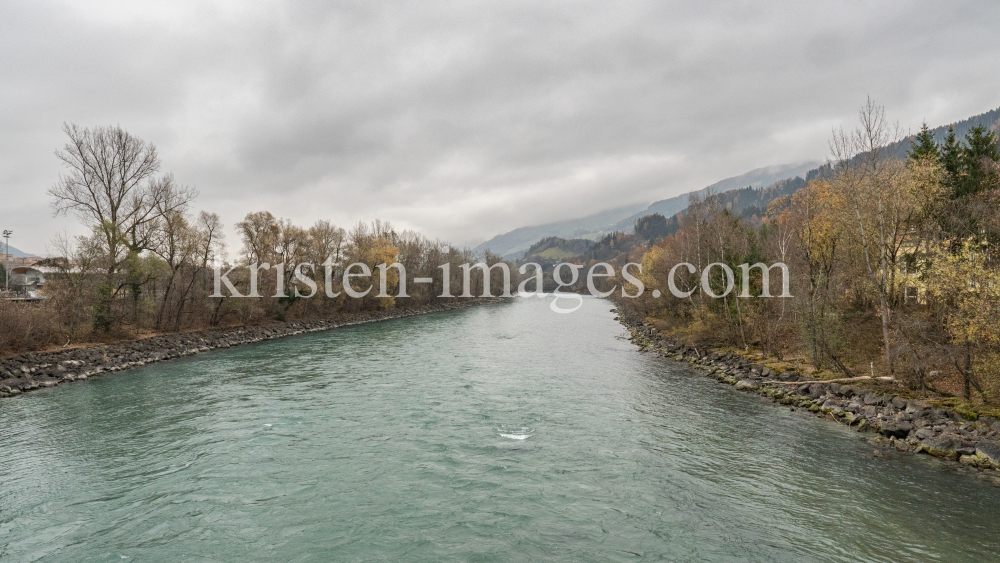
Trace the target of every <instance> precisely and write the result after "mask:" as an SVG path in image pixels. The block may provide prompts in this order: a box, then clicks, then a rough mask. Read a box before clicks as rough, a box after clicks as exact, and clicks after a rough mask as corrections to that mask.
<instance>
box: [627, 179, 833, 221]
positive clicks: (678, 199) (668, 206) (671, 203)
mask: <svg viewBox="0 0 1000 563" xmlns="http://www.w3.org/2000/svg"><path fill="white" fill-rule="evenodd" d="M818 165H819V163H818V162H805V163H801V164H779V165H776V166H765V167H764V168H756V169H754V170H751V171H749V172H747V173H745V174H740V175H739V176H733V177H732V178H726V179H725V180H720V181H718V182H716V183H714V184H712V185H711V186H708V187H706V188H703V189H700V190H698V191H695V192H688V193H686V194H681V195H679V196H674V197H671V198H668V199H661V200H660V201H657V202H655V203H653V204H651V205H650V206H649V207H647V208H646V209H644V210H642V211H640V212H639V213H636V214H635V215H632V216H631V217H627V218H625V219H623V220H622V221H620V222H619V223H618V224H616V225H615V226H614V228H613V229H611V230H613V231H621V232H625V233H627V232H630V231H631V230H632V229H633V227H634V226H635V221H636V219H639V218H640V217H645V216H647V215H652V214H654V213H659V214H660V215H663V216H664V217H670V216H671V215H675V214H677V213H679V212H681V211H683V210H684V209H687V206H688V200H690V198H691V196H692V195H694V194H697V195H699V196H705V195H708V194H709V193H713V194H721V193H725V192H728V191H732V190H736V189H740V188H748V187H750V188H763V187H764V186H770V185H772V184H774V183H776V182H779V181H781V180H787V179H789V178H796V177H801V176H803V175H805V174H806V172H808V171H809V170H811V169H813V168H816V167H817V166H818Z"/></svg>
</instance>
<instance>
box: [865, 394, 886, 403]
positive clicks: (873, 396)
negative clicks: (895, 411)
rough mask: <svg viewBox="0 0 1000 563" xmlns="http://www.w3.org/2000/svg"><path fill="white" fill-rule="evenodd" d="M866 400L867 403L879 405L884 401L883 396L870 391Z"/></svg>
mask: <svg viewBox="0 0 1000 563" xmlns="http://www.w3.org/2000/svg"><path fill="white" fill-rule="evenodd" d="M864 401H865V404H866V405H878V404H881V403H882V397H880V396H878V395H876V394H875V393H868V394H867V395H865V399H864Z"/></svg>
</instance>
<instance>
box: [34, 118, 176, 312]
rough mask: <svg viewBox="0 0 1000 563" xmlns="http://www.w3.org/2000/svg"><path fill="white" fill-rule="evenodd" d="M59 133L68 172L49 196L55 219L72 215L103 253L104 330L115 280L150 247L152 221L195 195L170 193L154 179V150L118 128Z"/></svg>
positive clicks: (163, 181) (166, 182)
mask: <svg viewBox="0 0 1000 563" xmlns="http://www.w3.org/2000/svg"><path fill="white" fill-rule="evenodd" d="M63 131H64V132H65V133H66V135H67V136H68V137H69V142H68V143H66V145H65V146H64V147H63V149H62V150H60V151H56V156H57V157H59V159H60V160H62V162H63V164H65V165H66V167H67V168H68V169H69V171H68V173H66V174H63V175H60V176H59V180H58V181H57V182H56V184H55V185H54V186H52V187H51V188H49V190H48V193H49V195H51V196H52V197H53V202H52V206H53V209H54V210H55V213H56V214H57V215H58V214H66V213H68V212H70V211H72V212H73V213H75V214H76V215H77V216H78V217H79V218H80V220H81V221H83V223H84V224H85V225H87V226H88V227H90V228H91V230H92V231H93V232H94V233H95V234H96V235H97V236H98V238H99V240H100V241H101V244H102V246H103V247H104V248H103V250H104V254H105V264H104V268H103V269H104V271H105V273H106V276H107V277H106V281H105V287H104V288H103V291H102V297H101V298H100V299H99V302H98V304H97V308H98V310H97V311H96V315H95V321H97V324H99V325H101V326H102V327H103V328H104V329H106V330H107V329H109V328H110V326H111V322H112V321H111V313H110V306H111V303H112V298H113V297H114V296H116V295H117V294H118V292H119V291H120V290H121V286H120V285H117V284H115V279H114V278H115V275H116V274H117V273H118V272H119V271H120V270H121V269H122V268H123V267H124V265H125V263H126V261H128V260H130V258H131V259H134V258H135V257H136V256H137V255H138V254H139V253H140V252H142V251H144V250H146V249H148V248H149V247H150V244H151V240H152V236H153V232H154V229H155V222H156V220H157V218H158V217H160V216H162V214H163V213H165V212H169V211H173V210H174V209H178V208H181V207H183V206H184V205H185V204H187V202H188V201H189V200H190V199H191V198H192V197H194V193H193V191H184V190H180V191H178V190H175V189H174V187H173V180H172V178H171V177H170V176H169V175H168V176H164V177H157V176H156V173H157V172H158V171H159V168H160V160H159V158H158V157H157V154H156V147H154V146H153V145H152V144H151V143H147V142H145V141H143V140H142V139H139V138H138V137H135V136H133V135H131V134H130V133H128V132H127V131H125V130H124V129H122V128H121V127H120V126H107V127H95V128H94V129H88V128H82V129H81V128H79V127H77V126H76V125H64V126H63ZM168 202H169V203H168ZM133 285H134V284H133Z"/></svg>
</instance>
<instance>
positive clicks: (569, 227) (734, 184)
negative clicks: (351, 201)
mask: <svg viewBox="0 0 1000 563" xmlns="http://www.w3.org/2000/svg"><path fill="white" fill-rule="evenodd" d="M980 125H982V126H985V127H986V128H987V129H990V130H991V131H994V132H1000V108H997V109H993V110H990V111H988V112H985V113H982V114H979V115H975V116H972V117H970V118H968V119H964V120H962V121H958V122H955V123H950V124H947V125H941V126H938V127H935V128H933V129H931V130H930V131H931V134H932V135H933V137H934V141H935V142H936V143H938V144H941V143H943V142H944V139H945V137H947V135H948V129H949V127H950V128H952V129H953V130H954V132H955V137H956V138H957V139H958V140H959V141H960V142H961V140H962V139H964V138H965V135H966V134H967V133H968V132H969V130H971V129H972V128H973V127H977V126H980ZM914 137H915V134H910V135H908V136H907V137H906V138H904V139H902V140H900V141H899V142H897V143H894V144H893V145H890V147H889V149H890V150H891V151H893V152H895V153H896V155H897V156H898V157H899V158H906V156H907V154H908V153H909V151H910V147H911V146H912V145H913V139H914ZM829 173H830V165H829V164H828V163H823V164H821V163H819V162H815V161H814V162H807V163H800V164H783V165H776V166H766V167H763V168H757V169H754V170H751V171H749V172H746V173H744V174H741V175H739V176H733V177H731V178H726V179H724V180H720V181H718V182H716V183H714V184H712V185H710V186H707V187H705V188H703V189H701V190H696V191H692V192H687V193H684V194H681V195H678V196H674V197H671V198H667V199H663V200H660V201H656V202H654V203H652V204H650V205H648V206H645V207H643V206H641V205H638V206H627V207H620V208H616V209H612V210H608V211H604V212H601V213H597V214H594V215H590V216H587V217H584V218H581V219H571V220H567V221H561V222H558V223H548V224H545V225H537V226H533V227H521V228H518V229H514V230H513V231H510V232H508V233H504V234H502V235H497V236H495V237H493V238H492V239H490V240H488V241H486V242H484V243H482V244H480V245H479V246H477V247H476V248H475V249H474V250H475V251H476V252H479V253H481V252H483V251H484V250H487V249H488V250H490V251H491V252H494V253H497V254H502V255H503V256H504V258H506V259H511V260H517V259H520V258H521V257H522V256H524V253H525V251H526V250H528V249H529V248H530V247H531V246H532V245H533V244H535V243H536V242H538V241H539V240H540V239H544V238H547V237H560V238H565V239H572V238H581V239H587V240H591V241H596V240H599V239H600V238H601V237H602V236H603V235H605V234H607V233H611V232H624V233H628V232H632V231H633V230H634V228H635V221H636V220H637V219H639V218H641V217H645V216H648V215H652V214H654V213H659V214H660V215H663V216H664V217H667V218H670V217H672V216H674V215H677V214H679V213H683V212H684V210H685V209H687V206H688V202H689V201H690V198H691V196H692V195H699V196H702V197H703V196H705V195H708V194H717V195H719V196H721V197H722V200H723V201H722V203H723V205H724V206H725V207H726V208H727V209H729V210H730V212H732V213H733V214H735V215H737V216H748V217H749V216H753V215H756V216H758V217H763V215H764V212H765V211H766V210H767V205H768V204H769V203H770V202H771V201H774V200H775V199H778V198H780V197H783V196H786V195H789V194H792V193H794V192H795V191H797V190H799V189H800V188H802V187H803V186H805V185H806V183H807V182H808V181H809V180H812V179H814V178H821V177H825V176H826V175H827V174H829ZM629 209H635V211H634V212H633V213H631V214H629V215H626V216H624V217H621V218H619V219H617V220H616V221H614V222H613V223H611V222H605V221H608V220H610V219H613V218H614V217H616V216H619V215H621V214H623V213H626V212H627V211H628V210H629ZM579 233H583V234H579Z"/></svg>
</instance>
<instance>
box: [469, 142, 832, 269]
mask: <svg viewBox="0 0 1000 563" xmlns="http://www.w3.org/2000/svg"><path fill="white" fill-rule="evenodd" d="M815 166H816V163H815V162H810V163H804V164H785V165H778V166H767V167H765V168H757V169H755V170H751V171H750V172H747V173H746V174H741V175H739V176H733V177H732V178H726V179H725V180H721V181H719V182H716V183H714V184H712V185H711V186H708V187H706V188H704V189H702V190H699V191H698V192H690V193H686V194H683V195H679V196H676V197H672V198H670V199H664V200H661V201H657V202H655V203H653V204H652V205H645V204H638V205H630V206H625V207H618V208H615V209H609V210H607V211H602V212H600V213H595V214H594V215H588V216H587V217H583V218H580V219H570V220H567V221H560V222H558V223H547V224H545V225H535V226H531V227H520V228H517V229H514V230H513V231H510V232H508V233H504V234H502V235H497V236H495V237H493V238H491V239H490V240H488V241H486V242H484V243H482V244H480V245H479V246H477V247H475V248H474V249H473V251H474V252H477V253H482V252H483V251H484V250H489V251H490V252H493V253H495V254H501V255H503V256H504V258H506V259H508V260H517V259H520V258H521V257H522V256H523V255H524V252H525V251H526V250H527V249H528V248H529V247H530V246H531V245H532V244H533V243H535V242H538V241H539V240H540V239H543V238H547V237H559V238H577V239H588V240H598V239H600V238H601V236H603V235H605V234H607V233H611V232H615V231H622V232H629V231H631V230H632V229H633V227H634V224H635V220H636V219H638V218H639V217H645V216H646V215H652V214H653V213H659V214H660V215H663V216H665V217H669V216H671V215H674V214H675V213H677V212H679V211H681V210H683V209H684V208H686V207H687V204H688V199H689V198H690V196H691V193H699V194H705V193H708V192H709V191H711V192H712V193H719V192H725V191H728V190H732V189H736V188H744V187H747V186H754V187H758V186H766V185H769V184H772V183H774V182H776V181H778V180H781V179H785V178H791V177H794V176H796V175H801V174H802V173H804V172H805V171H806V170H809V169H810V168H814V167H815Z"/></svg>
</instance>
